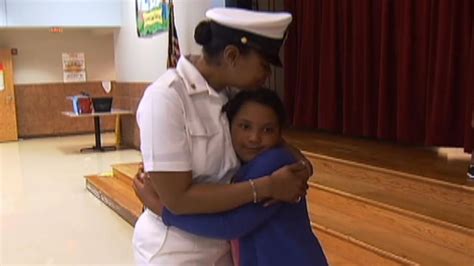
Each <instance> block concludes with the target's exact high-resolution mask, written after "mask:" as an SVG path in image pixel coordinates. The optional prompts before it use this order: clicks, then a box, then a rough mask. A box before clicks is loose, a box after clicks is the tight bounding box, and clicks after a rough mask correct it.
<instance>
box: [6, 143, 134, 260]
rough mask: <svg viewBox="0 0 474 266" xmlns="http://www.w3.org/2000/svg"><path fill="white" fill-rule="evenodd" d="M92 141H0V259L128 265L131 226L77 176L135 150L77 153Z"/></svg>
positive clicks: (130, 155)
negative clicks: (91, 191)
mask: <svg viewBox="0 0 474 266" xmlns="http://www.w3.org/2000/svg"><path fill="white" fill-rule="evenodd" d="M103 140H105V142H106V143H113V141H114V136H113V135H107V134H106V135H104V136H103ZM93 142H94V136H93V135H82V136H71V137H55V138H42V139H29V140H22V141H18V142H9V143H0V198H1V203H0V229H1V231H0V265H19V264H21V265H38V264H45V265H119V264H120V265H131V264H133V255H132V249H131V238H132V232H133V231H132V230H133V228H132V227H131V226H130V225H128V224H127V223H126V222H124V221H123V220H122V219H121V218H120V217H119V216H118V215H116V214H115V213H114V212H113V211H111V210H110V209H109V208H108V207H106V206H105V205H104V204H103V203H102V202H100V201H98V200H97V199H96V198H95V197H94V196H92V195H91V194H90V193H89V192H88V191H87V190H86V189H85V182H84V178H83V176H84V175H88V174H94V173H103V172H110V171H111V168H110V165H111V164H115V163H124V162H136V161H140V154H139V152H138V151H136V150H121V151H114V152H106V153H86V154H81V153H79V149H80V148H82V147H86V146H89V145H91V144H92V143H93Z"/></svg>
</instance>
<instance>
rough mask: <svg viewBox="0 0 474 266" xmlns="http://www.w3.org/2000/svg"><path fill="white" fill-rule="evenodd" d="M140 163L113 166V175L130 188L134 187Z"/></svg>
mask: <svg viewBox="0 0 474 266" xmlns="http://www.w3.org/2000/svg"><path fill="white" fill-rule="evenodd" d="M138 167H139V163H123V164H114V165H112V172H113V175H114V176H115V177H116V178H118V179H120V180H121V181H122V182H124V183H127V184H128V185H129V186H130V187H132V185H133V177H134V176H135V174H136V173H137V172H138Z"/></svg>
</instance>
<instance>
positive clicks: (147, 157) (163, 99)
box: [137, 87, 191, 172]
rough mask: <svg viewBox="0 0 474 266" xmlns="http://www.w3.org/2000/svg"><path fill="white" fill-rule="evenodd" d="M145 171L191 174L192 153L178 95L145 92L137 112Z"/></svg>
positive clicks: (154, 90) (156, 90)
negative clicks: (186, 172) (187, 172)
mask: <svg viewBox="0 0 474 266" xmlns="http://www.w3.org/2000/svg"><path fill="white" fill-rule="evenodd" d="M137 122H138V126H139V128H140V141H141V143H140V149H141V152H142V156H143V164H144V167H145V171H147V172H148V171H151V172H156V171H171V172H179V171H190V170H191V152H190V147H189V143H188V138H187V135H186V126H185V118H184V111H183V107H182V103H181V100H180V98H179V96H178V93H177V92H176V91H175V90H173V89H170V88H156V87H152V88H148V89H147V91H146V92H145V94H144V96H143V98H142V100H141V101H140V105H139V107H138V110H137Z"/></svg>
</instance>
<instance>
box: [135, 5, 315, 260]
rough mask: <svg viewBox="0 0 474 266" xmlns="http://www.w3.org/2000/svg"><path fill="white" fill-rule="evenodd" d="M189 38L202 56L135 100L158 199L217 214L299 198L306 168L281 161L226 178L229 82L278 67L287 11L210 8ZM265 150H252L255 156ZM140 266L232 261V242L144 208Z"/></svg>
mask: <svg viewBox="0 0 474 266" xmlns="http://www.w3.org/2000/svg"><path fill="white" fill-rule="evenodd" d="M206 16H207V17H208V18H209V19H210V20H209V21H205V22H201V23H200V24H199V25H198V26H197V28H196V31H195V39H196V41H197V43H198V44H200V45H202V46H203V54H202V55H200V56H198V57H189V58H186V57H181V58H180V59H179V61H178V64H177V67H176V69H171V70H168V71H167V72H166V73H165V74H163V75H162V76H161V77H160V78H159V79H158V80H157V81H156V82H154V83H153V84H151V85H150V86H149V87H148V88H147V90H146V91H145V94H144V96H143V98H142V100H141V102H140V105H139V107H138V111H137V122H138V125H139V127H140V140H141V152H142V156H143V164H144V169H145V171H146V172H148V174H149V176H150V179H151V183H152V185H153V188H154V190H155V191H156V192H157V193H158V195H159V196H160V199H161V201H162V204H163V205H164V206H166V207H167V208H168V209H169V210H170V211H171V212H173V213H175V214H196V213H215V212H221V211H226V210H230V209H234V208H236V207H239V206H241V205H243V204H247V203H250V202H254V201H255V200H256V198H257V194H258V198H266V199H273V200H280V201H286V202H294V201H296V200H297V199H298V198H299V197H300V196H302V195H304V194H305V192H306V189H307V185H306V181H307V178H308V177H309V173H308V171H307V169H306V167H305V166H304V165H301V164H294V165H290V166H286V167H283V168H281V169H279V170H278V171H276V172H275V173H273V174H272V175H271V176H264V177H261V178H259V179H256V180H254V181H253V182H249V183H237V184H229V183H230V181H231V179H232V177H233V175H234V174H235V173H236V170H237V169H238V167H239V161H238V159H237V157H236V155H235V153H234V150H233V148H232V143H231V139H230V132H229V125H228V121H227V118H226V116H225V115H223V114H222V113H221V109H222V106H223V105H224V104H225V103H226V101H227V96H226V94H225V91H226V89H227V88H230V87H237V88H241V89H255V88H258V87H259V86H261V85H262V84H263V83H264V82H265V80H266V78H267V77H268V75H269V74H270V66H269V63H271V64H275V65H281V63H280V60H279V57H278V53H279V50H280V47H281V45H282V43H283V40H284V37H285V32H286V29H287V27H288V25H289V23H290V22H291V15H290V14H288V13H262V12H254V11H246V10H240V9H230V8H227V9H226V8H218V9H211V10H209V11H208V12H207V13H206ZM260 148H261V147H248V149H249V151H252V150H253V151H255V152H258V151H259V149H260ZM133 246H134V253H135V254H134V255H135V259H136V263H137V265H231V264H232V259H231V256H230V252H229V245H228V243H227V242H225V241H222V240H215V239H208V238H203V237H199V236H195V235H192V234H189V233H186V232H184V231H181V230H179V229H177V228H174V227H167V226H165V225H164V224H163V222H162V220H161V218H160V217H159V216H158V215H156V214H154V213H153V212H152V211H150V210H149V209H146V210H145V211H144V213H143V214H142V215H141V216H140V218H139V219H138V221H137V223H136V225H135V231H134V236H133Z"/></svg>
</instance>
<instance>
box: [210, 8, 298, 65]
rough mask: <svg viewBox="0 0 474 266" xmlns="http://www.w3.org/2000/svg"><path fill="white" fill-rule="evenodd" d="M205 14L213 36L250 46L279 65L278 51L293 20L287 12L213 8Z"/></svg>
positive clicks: (272, 62)
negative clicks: (209, 22)
mask: <svg viewBox="0 0 474 266" xmlns="http://www.w3.org/2000/svg"><path fill="white" fill-rule="evenodd" d="M206 17H207V18H208V19H210V21H211V31H212V36H213V38H220V39H224V40H227V41H229V42H230V43H239V44H241V45H246V46H249V47H251V48H254V49H256V50H257V51H258V52H260V53H261V54H262V55H263V56H264V57H265V58H266V59H267V60H268V61H269V62H270V63H271V64H273V65H277V66H281V65H282V64H281V61H280V56H279V52H280V47H281V46H282V44H283V41H284V40H285V38H286V33H287V28H288V25H289V24H290V23H291V20H292V16H291V14H290V13H287V12H261V11H251V10H246V9H239V8H213V9H210V10H208V11H207V12H206Z"/></svg>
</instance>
